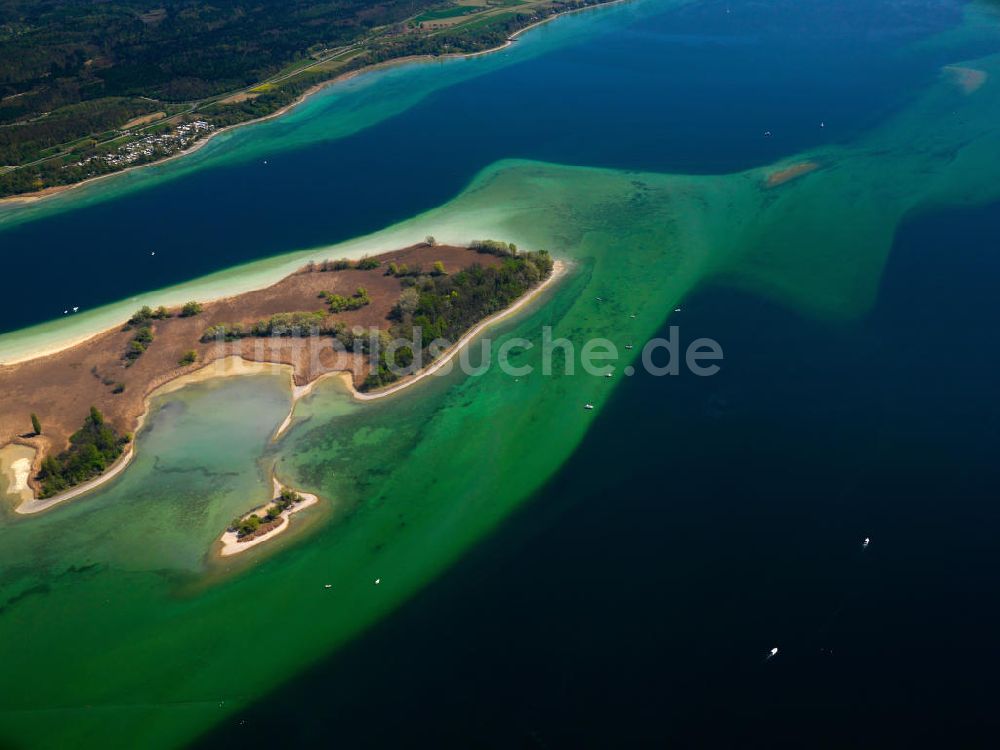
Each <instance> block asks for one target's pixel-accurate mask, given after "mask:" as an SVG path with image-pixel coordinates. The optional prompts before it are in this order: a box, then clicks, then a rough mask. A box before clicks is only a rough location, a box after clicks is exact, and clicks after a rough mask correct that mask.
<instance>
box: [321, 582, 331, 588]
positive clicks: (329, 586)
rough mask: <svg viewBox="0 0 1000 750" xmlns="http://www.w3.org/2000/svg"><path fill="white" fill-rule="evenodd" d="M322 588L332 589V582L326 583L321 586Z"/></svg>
mask: <svg viewBox="0 0 1000 750" xmlns="http://www.w3.org/2000/svg"><path fill="white" fill-rule="evenodd" d="M323 588H325V589H332V588H333V584H332V583H328V584H326V585H325V586H323Z"/></svg>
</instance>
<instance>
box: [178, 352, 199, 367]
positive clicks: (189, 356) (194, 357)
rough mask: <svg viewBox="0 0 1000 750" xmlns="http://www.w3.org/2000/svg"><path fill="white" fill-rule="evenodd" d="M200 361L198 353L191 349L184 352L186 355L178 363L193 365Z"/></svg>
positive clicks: (185, 365)
mask: <svg viewBox="0 0 1000 750" xmlns="http://www.w3.org/2000/svg"><path fill="white" fill-rule="evenodd" d="M197 361H198V353H197V352H196V351H195V350H194V349H190V350H188V351H186V352H184V356H183V357H181V358H180V359H179V360H177V364H179V365H180V366H181V367H187V366H188V365H193V364H194V363H195V362H197Z"/></svg>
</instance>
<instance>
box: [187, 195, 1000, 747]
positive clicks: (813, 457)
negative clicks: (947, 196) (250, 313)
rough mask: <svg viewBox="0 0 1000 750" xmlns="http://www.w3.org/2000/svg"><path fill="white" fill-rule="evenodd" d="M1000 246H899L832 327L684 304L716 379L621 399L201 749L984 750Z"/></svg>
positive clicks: (925, 222) (969, 216) (906, 235)
mask: <svg viewBox="0 0 1000 750" xmlns="http://www.w3.org/2000/svg"><path fill="white" fill-rule="evenodd" d="M959 228H960V231H958V229H959ZM998 245H1000V204H995V205H992V206H987V207H984V208H980V209H974V210H973V209H969V210H965V209H963V210H949V211H941V212H938V213H935V214H933V215H926V216H923V217H920V218H914V219H913V220H911V221H910V222H908V223H907V224H906V225H904V226H903V228H902V229H901V231H900V232H899V234H898V236H897V239H896V242H895V246H894V248H893V252H892V256H891V259H890V263H889V267H888V269H887V272H886V275H885V280H884V283H883V286H882V289H881V293H880V296H879V300H878V304H877V307H876V308H875V309H874V310H873V311H872V313H871V314H870V315H869V316H867V317H866V318H865V319H863V320H861V321H858V322H857V323H855V324H851V325H845V326H830V325H827V324H818V323H816V322H814V321H810V320H806V319H802V318H799V317H797V316H796V315H795V314H794V313H792V312H790V311H788V310H787V309H784V308H780V307H777V306H774V305H772V304H771V303H767V302H763V301H761V300H759V299H757V298H754V297H749V296H746V295H744V294H742V293H737V292H734V291H732V290H729V289H721V288H713V289H707V290H704V291H702V292H701V293H699V294H697V295H696V297H694V298H693V299H690V300H688V301H686V302H685V305H684V312H683V313H682V314H681V315H680V316H678V317H677V319H675V320H672V321H671V323H680V324H681V325H682V327H683V329H684V330H683V334H684V338H685V339H687V338H688V337H693V336H698V335H708V336H712V337H714V338H716V339H717V340H718V341H720V342H721V343H722V345H723V346H724V348H725V352H726V358H725V362H724V367H723V370H722V371H721V372H720V373H719V374H718V375H717V376H715V377H712V378H696V377H692V376H687V377H684V376H681V377H678V378H654V377H651V376H648V375H638V376H636V377H634V378H631V379H629V380H626V381H624V382H623V383H621V385H620V386H619V388H618V390H617V391H616V395H615V398H614V401H613V403H611V404H610V405H609V408H607V409H606V410H605V411H604V412H602V414H601V415H600V417H599V420H598V421H597V422H596V423H595V425H594V427H593V429H592V430H591V431H590V432H589V433H588V436H587V439H586V440H585V442H584V444H583V445H582V446H581V448H580V449H579V450H578V451H577V453H576V454H575V455H574V457H573V458H572V459H571V460H570V462H569V463H568V464H567V465H566V466H565V467H564V468H563V469H562V470H561V471H560V472H559V473H558V475H557V476H555V477H554V478H553V480H552V481H551V482H550V483H549V485H548V486H547V487H545V488H544V489H543V490H542V491H541V492H539V493H538V495H537V497H536V498H535V499H534V500H533V501H532V502H531V503H529V504H528V505H526V506H525V507H524V508H523V509H522V510H521V511H520V512H519V513H517V514H515V516H513V517H512V518H511V519H510V520H509V521H508V522H507V523H506V524H505V525H504V526H503V527H502V529H501V530H500V531H499V532H498V533H497V534H495V535H494V536H493V537H492V539H491V540H490V541H488V542H487V543H485V544H483V545H481V546H480V547H479V548H477V550H476V551H475V552H474V553H472V554H471V555H469V556H468V557H467V558H466V559H464V560H463V561H462V562H461V563H460V564H459V565H458V566H457V567H456V568H455V569H453V570H452V571H451V572H450V573H449V574H448V575H446V576H444V577H443V578H441V579H439V580H438V581H437V582H436V583H435V584H433V585H432V586H430V587H429V588H428V589H427V590H425V591H424V592H423V593H422V594H420V595H419V596H418V597H417V598H416V599H415V600H413V601H412V602H410V603H409V604H408V605H406V606H405V607H404V608H403V609H402V610H401V611H400V612H398V613H397V614H395V615H394V616H392V617H391V618H389V619H387V620H386V621H384V622H383V623H382V624H381V625H379V626H378V627H376V628H374V629H373V630H372V631H370V632H369V633H368V634H367V635H365V636H364V637H363V638H361V639H359V640H358V641H357V642H355V643H354V644H353V645H352V646H351V647H349V648H347V649H345V650H343V651H341V652H340V653H339V654H337V655H336V656H334V657H332V658H330V659H328V660H327V661H326V662H325V663H322V664H320V665H318V666H317V667H316V668H315V669H314V670H313V671H312V672H311V673H310V674H308V675H306V676H304V677H302V678H301V679H299V680H296V681H294V682H292V683H291V684H289V685H286V686H283V687H282V688H280V689H279V690H277V691H276V692H275V694H274V695H272V696H269V697H267V698H265V699H264V700H262V701H261V704H260V706H259V707H257V708H254V709H252V710H249V711H247V712H245V713H244V714H243V715H241V716H237V717H234V718H233V719H231V720H230V721H229V722H227V724H226V725H224V726H222V727H220V728H219V729H217V730H216V731H215V732H214V733H212V734H211V735H209V736H208V737H206V738H205V741H204V743H203V746H205V747H216V748H217V747H220V746H222V747H244V748H245V747H257V746H268V743H271V744H270V746H273V745H274V744H275V743H279V742H280V743H282V744H285V745H287V744H289V743H291V744H297V745H306V744H312V743H315V742H317V741H331V740H333V741H336V743H337V744H338V745H340V746H343V747H368V746H372V747H404V746H405V747H414V746H416V747H462V748H469V747H484V748H508V747H539V748H554V747H573V748H578V747H617V746H621V745H637V744H638V745H657V746H670V747H775V746H785V747H914V746H934V747H969V746H976V747H987V746H991V742H990V739H991V738H992V737H994V736H995V732H996V730H997V729H998V728H1000V715H998V714H997V713H996V707H995V703H996V695H997V691H996V688H995V684H994V683H995V675H996V674H997V672H998V671H1000V645H998V642H997V638H996V633H997V632H998V629H1000V607H998V605H997V600H996V592H997V591H998V589H1000V568H998V567H997V565H996V560H997V557H998V554H1000V541H998V538H997V533H996V530H997V528H998V527H1000V504H998V503H997V487H998V486H1000V465H998V463H997V462H996V458H995V453H996V446H997V445H998V441H1000V401H998V399H997V397H996V389H995V385H994V382H995V374H996V372H997V370H998V368H1000V350H998V348H997V347H996V346H995V344H994V340H995V334H994V331H995V328H996V324H997V320H998V313H997V310H996V295H995V289H996V288H997V284H998V283H1000V258H998V256H997V254H996V252H995V250H996V248H997V246H998ZM595 467H603V469H604V470H603V471H602V472H595V471H594V468H595ZM865 536H870V537H871V539H872V543H871V546H870V547H869V548H868V549H867V550H865V549H863V548H862V545H861V540H862V539H863V538H864V537H865ZM772 646H778V647H779V648H780V651H779V654H778V656H777V657H776V658H775V659H773V660H772V661H770V662H765V659H764V657H765V655H766V653H767V652H768V650H769V649H770V648H771V647H772ZM273 716H280V717H281V718H280V720H278V721H274V720H272V719H270V718H267V717H273ZM241 721H242V722H244V723H241Z"/></svg>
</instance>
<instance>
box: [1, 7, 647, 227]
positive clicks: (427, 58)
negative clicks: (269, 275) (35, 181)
mask: <svg viewBox="0 0 1000 750" xmlns="http://www.w3.org/2000/svg"><path fill="white" fill-rule="evenodd" d="M626 2H629V0H608V1H607V2H598V3H595V4H593V5H588V6H585V7H582V8H573V9H571V10H565V11H561V12H559V13H553V14H552V15H551V16H548V17H547V18H543V19H541V20H539V21H535V22H534V23H532V24H529V25H527V26H525V27H524V28H522V29H518V30H517V31H515V32H513V33H511V34H510V36H508V37H507V39H506V40H505V41H504V42H503V44H499V45H497V46H496V47H491V48H489V49H485V50H479V51H478V52H449V53H446V54H443V55H407V56H405V57H399V58H395V59H393V60H383V61H382V62H377V63H373V64H371V65H367V66H365V67H363V68H359V69H358V70H349V71H347V72H345V73H341V74H339V75H337V76H335V77H333V78H331V79H330V80H328V81H323V82H321V83H317V84H316V85H314V86H311V87H309V88H308V89H306V90H305V91H304V92H302V94H300V95H299V97H298V98H297V99H295V101H293V102H290V103H289V104H286V105H285V106H284V107H282V108H281V109H278V110H275V111H274V112H271V113H270V114H267V115H264V116H263V117H258V118H256V119H254V120H247V121H246V122H238V123H236V124H234V125H228V126H226V127H224V128H218V129H217V130H213V131H212V132H211V133H209V134H208V135H206V136H205V137H204V138H202V139H200V140H198V141H197V142H195V143H193V144H191V146H190V147H189V148H186V149H184V150H182V151H178V152H177V153H176V154H171V155H170V156H165V157H164V158H162V159H157V160H156V161H152V162H148V163H146V164H136V165H134V166H131V167H126V168H125V169H122V170H120V171H118V172H109V173H108V174H102V175H96V176H94V177H88V178H87V179H85V180H81V181H80V182H74V183H73V184H71V185H53V186H52V187H47V188H43V189H41V190H37V191H35V192H32V193H21V194H19V195H11V196H8V197H6V198H0V207H2V206H4V205H17V204H33V203H38V202H39V201H43V200H45V199H46V198H52V197H54V196H56V195H61V194H63V193H67V192H69V191H71V190H75V189H77V188H81V187H83V186H85V185H90V184H93V183H95V182H98V181H99V180H106V179H109V178H112V177H119V176H121V175H125V174H128V173H129V172H132V171H134V170H139V169H145V168H147V167H155V166H159V165H162V164H166V163H167V162H170V161H173V160H174V159H180V158H182V157H185V156H190V155H191V154H193V153H195V152H197V151H198V150H199V149H201V148H203V147H204V146H206V145H208V143H210V142H211V141H212V139H213V138H215V137H217V136H219V135H222V134H223V133H228V132H231V131H233V130H235V129H236V128H242V127H247V126H248V125H259V124H260V123H263V122H267V121H268V120H272V119H275V118H277V117H281V116H283V115H286V114H288V113H289V112H291V111H292V110H293V109H295V108H296V107H298V106H299V105H301V104H303V103H304V102H305V101H306V100H308V99H309V98H310V97H312V96H315V95H316V94H318V93H319V92H321V91H323V90H325V89H327V88H329V87H331V86H335V85H337V84H340V83H344V82H346V81H349V80H352V79H354V78H356V77H358V76H361V75H363V74H366V73H374V72H376V71H379V70H385V69H388V68H393V67H397V66H403V65H410V64H415V63H423V62H435V61H439V60H457V59H472V58H476V57H482V56H484V55H490V54H493V53H494V52H500V51H501V50H505V49H507V48H508V47H510V46H511V45H512V44H513V43H514V42H516V41H517V38H518V37H519V36H520V35H521V34H524V33H526V32H528V31H531V30H532V29H535V28H538V27H539V26H543V25H544V24H547V23H549V22H550V21H554V20H556V19H557V18H562V17H564V16H570V15H573V14H575V13H581V12H583V11H587V10H594V9H597V8H605V7H610V6H612V5H619V4H621V3H626Z"/></svg>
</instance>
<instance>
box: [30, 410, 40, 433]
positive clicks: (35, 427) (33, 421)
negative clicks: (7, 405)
mask: <svg viewBox="0 0 1000 750" xmlns="http://www.w3.org/2000/svg"><path fill="white" fill-rule="evenodd" d="M31 428H32V429H33V430H34V431H35V434H36V435H41V434H42V423H41V422H40V421H39V420H38V415H37V414H32V415H31Z"/></svg>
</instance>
